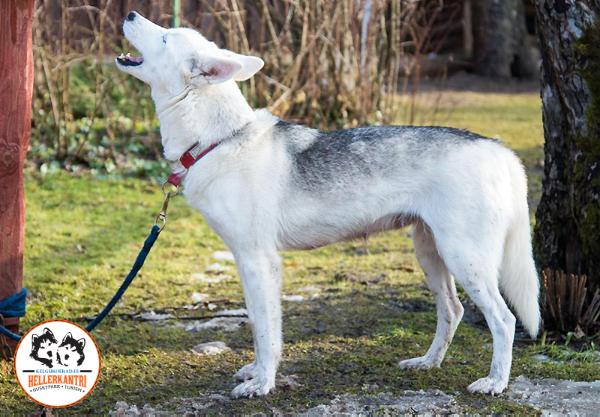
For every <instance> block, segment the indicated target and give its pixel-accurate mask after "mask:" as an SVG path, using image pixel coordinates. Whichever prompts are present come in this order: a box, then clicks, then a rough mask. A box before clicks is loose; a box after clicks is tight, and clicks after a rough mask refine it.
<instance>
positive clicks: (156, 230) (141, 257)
mask: <svg viewBox="0 0 600 417" xmlns="http://www.w3.org/2000/svg"><path fill="white" fill-rule="evenodd" d="M160 230H161V229H160V227H159V226H157V225H154V226H152V229H151V230H150V234H149V235H148V237H147V238H146V241H145V242H144V247H143V248H142V250H141V251H140V253H139V254H138V256H137V258H136V259H135V262H134V263H133V267H131V271H129V274H127V277H126V278H125V281H123V283H122V284H121V286H120V287H119V289H118V290H117V292H116V293H115V295H113V298H112V299H111V300H110V301H109V302H108V304H107V305H106V307H104V309H103V310H102V311H101V312H100V313H99V314H98V315H97V316H96V317H95V318H94V320H92V321H91V322H89V323H88V325H87V326H85V329H86V330H87V331H88V332H91V331H92V330H94V329H95V328H96V326H97V325H99V324H100V322H101V321H102V320H104V318H105V317H106V316H107V315H108V313H110V311H111V310H112V309H113V308H114V306H115V305H116V304H117V303H118V302H119V300H120V299H121V297H123V294H125V291H127V288H128V287H129V285H130V284H131V283H132V282H133V279H134V278H135V277H136V275H137V273H138V272H139V270H140V269H142V266H143V265H144V261H146V257H147V256H148V254H149V253H150V250H151V249H152V246H154V242H156V239H158V235H159V234H160Z"/></svg>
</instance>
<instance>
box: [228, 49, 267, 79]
mask: <svg viewBox="0 0 600 417" xmlns="http://www.w3.org/2000/svg"><path fill="white" fill-rule="evenodd" d="M225 54H226V55H227V56H228V57H231V58H233V59H234V60H235V61H237V62H239V63H240V64H241V65H242V69H240V70H239V71H238V72H237V73H236V74H235V77H234V80H236V81H246V80H247V79H249V78H250V77H252V76H253V75H254V74H256V73H257V72H258V71H260V69H261V68H262V67H263V66H264V65H265V62H264V61H263V60H262V59H260V58H259V57H257V56H252V55H240V54H236V53H235V52H231V51H227V50H225Z"/></svg>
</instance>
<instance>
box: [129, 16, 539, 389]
mask: <svg viewBox="0 0 600 417" xmlns="http://www.w3.org/2000/svg"><path fill="white" fill-rule="evenodd" d="M124 33H125V35H126V37H127V39H128V40H129V41H130V42H131V43H132V44H133V45H134V46H135V47H136V48H137V49H139V50H140V52H141V53H142V54H143V55H144V59H145V60H144V63H143V64H142V65H140V66H138V67H124V66H121V65H119V67H120V69H122V70H123V71H126V72H129V73H130V74H132V75H134V76H136V77H138V78H139V79H141V80H143V81H145V82H146V83H148V84H150V86H151V88H152V98H153V99H154V101H155V104H156V108H157V114H158V117H159V119H160V124H161V135H162V141H163V145H164V153H165V157H166V158H167V159H169V160H171V161H176V160H177V159H178V158H179V157H180V155H181V154H182V153H183V152H184V151H185V150H186V149H188V148H189V147H190V146H191V145H192V144H194V143H196V142H199V143H200V144H201V145H203V146H208V145H210V144H211V143H213V142H216V141H219V140H222V139H226V138H230V140H226V141H224V142H223V144H221V145H220V146H219V147H218V148H216V149H215V150H213V151H212V152H211V153H209V154H208V155H207V156H206V157H205V158H203V159H202V160H201V162H200V163H198V164H196V165H194V166H192V167H191V169H190V170H189V172H188V173H187V176H186V178H185V180H184V183H183V185H184V190H185V191H184V194H185V196H186V198H187V200H188V202H189V203H190V204H191V205H192V206H193V207H195V208H196V209H198V210H199V211H200V212H201V213H202V214H203V216H204V217H205V219H206V221H207V222H208V224H209V225H210V226H211V227H212V228H213V229H214V230H215V231H216V232H217V233H218V234H219V236H221V238H222V239H223V241H224V242H225V243H226V244H227V246H228V247H229V248H230V249H231V251H232V253H233V254H234V256H235V260H236V262H237V265H238V270H239V273H240V275H241V278H242V283H243V286H244V295H245V299H246V306H247V308H248V313H249V318H250V322H251V323H252V326H253V334H254V347H255V353H256V358H255V361H254V362H253V363H252V364H249V365H247V366H245V367H243V368H242V369H241V370H240V371H239V372H238V373H237V374H236V377H237V378H239V379H241V380H243V381H244V382H242V383H241V384H240V385H238V386H237V387H236V388H235V389H234V390H233V394H234V395H235V396H248V397H252V396H254V395H265V394H267V393H268V392H269V391H270V390H272V389H273V388H274V387H275V374H276V371H277V367H278V364H279V360H280V358H281V350H282V335H281V306H280V288H281V261H280V259H279V256H278V251H279V250H285V249H295V248H311V247H317V246H321V245H325V244H328V243H332V242H336V241H339V240H341V239H346V238H349V237H352V236H355V235H357V234H360V233H363V232H365V231H366V232H374V231H379V230H385V229H389V228H392V227H397V226H399V225H400V224H410V223H412V224H414V240H415V250H416V254H417V258H418V260H419V262H420V263H421V265H422V267H423V270H424V271H425V275H426V277H427V282H428V284H429V286H430V288H431V290H432V291H433V293H434V294H435V296H436V305H437V313H438V325H437V330H436V334H435V337H434V340H433V343H432V345H431V347H430V348H429V350H428V351H427V353H426V354H425V355H424V356H422V357H419V358H415V359H409V360H406V361H402V362H401V363H400V366H401V367H402V368H430V367H434V366H440V364H441V362H442V360H443V358H444V355H445V352H446V349H447V348H448V346H449V344H450V342H451V340H452V338H453V335H454V332H455V330H456V327H457V326H458V323H459V322H460V319H461V317H462V314H463V308H462V306H461V304H460V302H459V300H458V297H457V294H456V289H455V285H454V279H456V281H458V282H459V283H460V284H461V285H462V286H463V287H464V289H465V291H466V293H467V294H468V295H469V297H471V299H472V300H473V301H474V302H475V304H476V305H477V306H478V307H479V308H480V309H481V310H482V312H483V313H484V315H485V318H486V320H487V322H488V324H489V327H490V329H491V331H492V334H493V338H494V352H493V358H492V366H491V370H490V374H489V375H488V376H487V377H485V378H482V379H480V380H478V381H476V382H475V383H473V384H472V385H471V386H470V387H469V390H470V391H472V392H483V393H491V394H497V393H500V392H502V391H503V390H504V389H505V388H506V386H507V383H508V378H509V374H510V366H511V359H512V358H511V355H512V342H513V335H514V326H515V318H514V316H513V315H512V313H511V312H510V310H509V309H508V307H507V306H506V304H505V302H504V300H503V298H502V296H501V295H500V292H499V289H498V288H499V285H500V287H501V288H503V291H504V292H505V294H506V295H507V298H508V299H509V300H510V301H511V302H512V303H513V305H514V306H515V309H516V311H517V313H518V315H519V316H520V317H521V319H522V320H523V322H524V323H525V325H526V327H527V329H528V330H529V331H530V333H531V334H532V335H535V334H536V333H537V328H538V326H539V320H540V318H539V310H538V306H537V294H538V284H537V274H536V272H535V267H534V265H533V260H532V257H531V242H530V237H529V220H528V211H527V200H526V183H525V177H524V173H523V169H522V167H521V165H520V162H519V160H518V159H517V158H516V157H515V155H514V154H513V153H512V152H511V151H509V150H507V149H505V148H503V147H501V146H500V145H498V144H496V143H494V142H491V141H477V142H476V143H474V144H473V145H469V146H461V147H457V148H456V150H452V151H449V152H448V154H447V155H445V156H444V158H443V159H441V160H440V159H439V158H438V159H437V160H435V161H434V160H433V159H431V160H430V159H427V156H425V157H424V160H423V161H421V165H422V166H423V167H425V168H423V172H421V174H420V175H419V176H416V177H410V176H409V177H407V178H403V181H401V182H399V181H397V180H394V179H392V178H389V179H388V178H383V179H378V180H377V181H363V182H360V181H357V183H356V184H355V191H354V192H355V193H354V194H353V193H350V194H348V193H341V192H340V193H336V192H335V189H334V190H333V191H332V192H331V193H329V194H328V195H327V196H325V195H323V196H321V195H319V196H316V195H313V194H310V193H308V192H302V191H299V190H291V189H290V188H289V187H288V186H287V185H286V184H288V182H289V181H288V180H289V178H290V175H291V174H290V173H291V164H292V161H291V159H290V157H289V153H288V151H287V150H286V148H285V145H284V143H283V141H277V140H276V138H275V137H273V135H272V132H273V129H272V127H273V126H274V125H275V123H276V122H277V119H276V118H275V117H273V116H272V115H270V114H269V113H268V112H266V111H253V110H252V109H251V108H250V106H249V105H248V103H247V102H246V100H245V99H244V98H243V96H242V94H241V93H240V91H239V89H238V87H237V85H236V83H235V80H236V79H238V80H241V79H247V78H249V77H251V76H252V75H253V74H254V73H255V72H256V71H258V70H259V69H260V68H261V67H262V61H261V60H260V59H259V58H256V57H245V56H241V55H237V54H234V53H233V52H230V51H226V50H221V49H218V48H217V47H216V46H215V45H214V44H213V43H211V42H209V41H207V40H206V39H205V38H203V37H202V36H201V35H200V34H198V33H197V32H194V31H191V30H189V29H169V30H167V29H164V28H161V27H159V26H157V25H155V24H153V23H151V22H149V21H148V20H146V19H144V18H143V17H141V16H139V15H138V16H137V17H136V18H135V19H134V20H133V21H127V22H125V24H124ZM165 36H166V43H164V42H163V41H164V40H165V39H164V37H165ZM241 128H244V137H243V140H242V139H239V138H238V139H236V136H235V132H237V131H239V130H240V129H241ZM315 134H316V131H312V130H305V131H303V133H299V135H300V136H301V137H298V138H296V142H295V143H296V145H297V146H303V145H302V144H303V143H306V144H309V143H311V141H312V140H313V139H314V135H315ZM302 135H304V136H302ZM357 146H360V145H357ZM431 178H435V181H431V180H430V179H431ZM332 181H334V179H332ZM397 213H407V216H406V217H405V218H401V219H398V218H397V217H394V216H397ZM453 277H454V278H453Z"/></svg>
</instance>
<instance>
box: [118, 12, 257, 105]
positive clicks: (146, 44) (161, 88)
mask: <svg viewBox="0 0 600 417" xmlns="http://www.w3.org/2000/svg"><path fill="white" fill-rule="evenodd" d="M123 33H125V37H126V38H127V40H128V41H129V42H131V43H132V44H133V46H134V47H135V48H136V49H137V50H138V51H140V53H141V54H142V55H141V56H139V57H132V56H130V55H129V54H127V55H126V56H125V55H123V54H121V56H119V57H118V58H117V59H116V63H117V67H118V68H119V69H120V70H121V71H124V72H127V73H129V74H131V75H133V76H134V77H136V78H138V79H140V80H142V81H144V82H145V83H147V84H149V85H150V87H151V88H152V94H153V96H163V97H172V96H173V95H179V94H181V93H182V92H184V91H185V90H186V88H188V87H191V86H193V87H197V88H202V87H204V86H206V85H208V84H217V83H223V82H226V81H229V80H235V81H244V80H247V79H248V78H250V77H252V76H253V75H254V74H255V73H256V72H258V71H259V70H260V69H261V68H262V67H263V65H264V62H263V60H262V59H260V58H258V57H255V56H247V55H240V54H236V53H234V52H231V51H228V50H227V49H220V48H219V47H217V45H215V44H214V43H213V42H210V41H208V40H207V39H206V38H205V37H204V36H202V35H201V34H200V33H198V32H196V31H195V30H192V29H187V28H176V29H166V28H163V27H161V26H158V25H156V24H154V23H152V22H151V21H149V20H148V19H146V18H144V17H143V16H142V15H140V14H139V13H136V12H130V13H129V14H128V15H127V18H126V19H125V22H124V23H123Z"/></svg>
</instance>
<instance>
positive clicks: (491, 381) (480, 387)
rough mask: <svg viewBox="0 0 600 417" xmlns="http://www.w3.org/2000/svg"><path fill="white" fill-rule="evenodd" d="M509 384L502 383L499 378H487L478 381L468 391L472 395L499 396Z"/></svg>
mask: <svg viewBox="0 0 600 417" xmlns="http://www.w3.org/2000/svg"><path fill="white" fill-rule="evenodd" d="M507 385H508V382H506V381H502V380H501V379H499V378H494V377H490V376H486V377H485V378H481V379H478V380H477V381H475V382H473V383H472V384H471V385H469V386H468V387H467V390H469V392H472V393H478V394H490V395H498V394H501V393H502V391H504V390H505V389H506V387H507Z"/></svg>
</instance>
